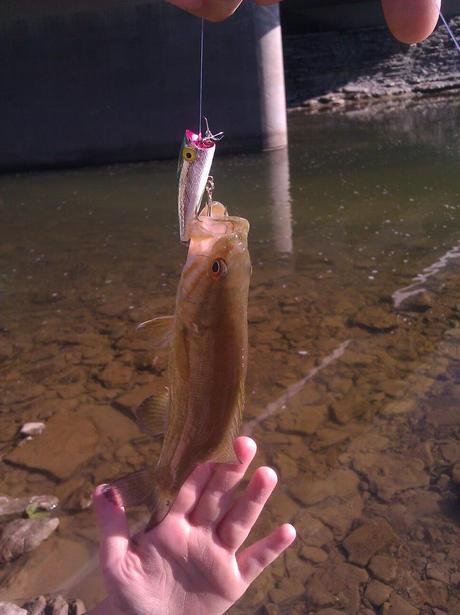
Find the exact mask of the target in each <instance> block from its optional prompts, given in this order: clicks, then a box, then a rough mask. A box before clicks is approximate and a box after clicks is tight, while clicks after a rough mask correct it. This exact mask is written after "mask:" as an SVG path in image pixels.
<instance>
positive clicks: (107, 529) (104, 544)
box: [93, 485, 129, 570]
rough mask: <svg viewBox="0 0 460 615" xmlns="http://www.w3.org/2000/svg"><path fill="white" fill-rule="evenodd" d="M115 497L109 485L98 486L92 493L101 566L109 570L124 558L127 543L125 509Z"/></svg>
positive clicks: (114, 492)
mask: <svg viewBox="0 0 460 615" xmlns="http://www.w3.org/2000/svg"><path fill="white" fill-rule="evenodd" d="M117 495H118V494H117V493H116V491H115V490H114V489H113V488H112V487H110V485H99V486H98V487H96V490H95V491H94V493H93V505H94V510H95V512H96V518H97V522H98V525H99V530H100V532H101V547H100V559H101V566H102V568H103V569H104V568H105V569H109V570H110V569H111V568H112V567H113V566H116V565H117V564H118V563H119V562H120V561H121V560H122V559H123V558H124V557H125V555H126V551H127V550H128V543H129V528H128V521H127V519H126V514H125V509H124V508H123V506H122V504H121V501H120V498H119V497H117Z"/></svg>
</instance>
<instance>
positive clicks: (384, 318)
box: [348, 306, 398, 333]
mask: <svg viewBox="0 0 460 615" xmlns="http://www.w3.org/2000/svg"><path fill="white" fill-rule="evenodd" d="M348 324H349V325H350V326H351V327H359V328H360V329H364V330H365V331H368V332H369V333H390V332H391V331H394V330H395V329H396V328H397V327H398V319H397V316H396V315H395V314H393V313H392V312H387V311H386V310H384V309H383V308H381V307H378V306H372V307H366V308H363V309H362V310H360V311H359V312H358V313H357V314H355V315H354V316H353V317H351V318H350V319H349V320H348Z"/></svg>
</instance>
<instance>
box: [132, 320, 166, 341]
mask: <svg viewBox="0 0 460 615" xmlns="http://www.w3.org/2000/svg"><path fill="white" fill-rule="evenodd" d="M173 325H174V316H157V317H156V318H152V319H151V320H145V321H144V322H141V323H139V324H138V325H137V327H136V329H137V330H138V331H140V330H144V329H145V330H146V331H148V332H149V333H150V334H151V335H152V337H153V339H154V344H155V345H156V346H169V345H170V344H171V338H172V332H173Z"/></svg>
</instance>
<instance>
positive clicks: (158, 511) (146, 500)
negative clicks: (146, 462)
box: [110, 466, 174, 531]
mask: <svg viewBox="0 0 460 615" xmlns="http://www.w3.org/2000/svg"><path fill="white" fill-rule="evenodd" d="M156 478H157V477H156V471H155V468H154V467H152V466H149V467H147V468H144V469H143V470H138V471H137V472H133V473H132V474H128V475H127V476H123V477H122V478H118V479H117V480H115V481H112V482H111V483H110V486H111V487H113V488H114V489H115V491H116V492H117V493H118V495H119V496H120V498H121V500H122V502H123V506H124V507H125V508H131V507H134V506H146V507H147V508H148V510H149V511H150V513H151V514H152V516H151V518H150V521H149V523H148V525H147V528H146V531H147V530H149V529H151V528H152V527H155V525H158V524H159V523H160V522H161V521H162V520H163V519H164V518H165V517H166V515H167V514H168V512H169V509H170V508H171V506H172V504H173V501H174V498H173V496H172V495H171V494H170V493H164V494H163V493H162V490H161V489H159V487H158V483H157V480H156Z"/></svg>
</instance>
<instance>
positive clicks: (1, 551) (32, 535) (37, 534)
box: [0, 518, 59, 562]
mask: <svg viewBox="0 0 460 615" xmlns="http://www.w3.org/2000/svg"><path fill="white" fill-rule="evenodd" d="M58 525H59V519H57V518H54V519H16V520H15V521H10V523H7V525H5V527H4V528H3V531H2V534H1V536H0V562H9V561H11V560H13V559H16V558H17V557H19V556H20V555H22V554H23V553H27V552H28V551H32V550H33V549H35V548H36V547H38V545H39V544H40V543H41V542H43V541H44V540H46V539H47V538H48V536H50V535H51V534H52V533H53V532H54V530H55V529H56V528H57V527H58Z"/></svg>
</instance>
